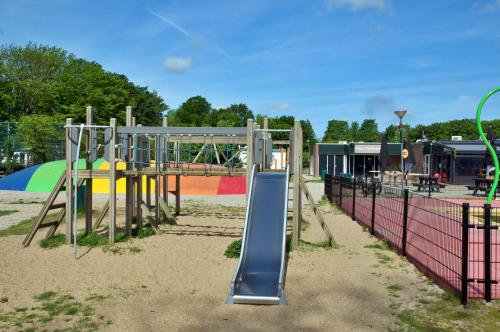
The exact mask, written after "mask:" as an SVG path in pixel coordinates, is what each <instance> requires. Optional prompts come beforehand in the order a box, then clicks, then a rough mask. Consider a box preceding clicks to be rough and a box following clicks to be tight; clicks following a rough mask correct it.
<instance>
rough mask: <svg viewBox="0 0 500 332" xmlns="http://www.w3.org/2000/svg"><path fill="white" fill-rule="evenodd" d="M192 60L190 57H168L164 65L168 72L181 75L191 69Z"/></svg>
mask: <svg viewBox="0 0 500 332" xmlns="http://www.w3.org/2000/svg"><path fill="white" fill-rule="evenodd" d="M192 64H193V63H192V61H191V58H189V57H185V58H182V57H168V58H166V59H165V62H164V65H165V68H167V70H168V71H171V72H176V73H180V72H183V71H186V70H188V69H189V68H191V65H192Z"/></svg>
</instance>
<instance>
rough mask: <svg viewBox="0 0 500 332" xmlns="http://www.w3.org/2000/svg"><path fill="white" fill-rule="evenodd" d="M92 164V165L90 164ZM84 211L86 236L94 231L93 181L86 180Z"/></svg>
mask: <svg viewBox="0 0 500 332" xmlns="http://www.w3.org/2000/svg"><path fill="white" fill-rule="evenodd" d="M90 164H92V163H90ZM85 182H86V185H85V193H84V195H85V196H84V204H83V206H84V209H85V234H89V233H90V232H91V231H92V179H87V180H85Z"/></svg>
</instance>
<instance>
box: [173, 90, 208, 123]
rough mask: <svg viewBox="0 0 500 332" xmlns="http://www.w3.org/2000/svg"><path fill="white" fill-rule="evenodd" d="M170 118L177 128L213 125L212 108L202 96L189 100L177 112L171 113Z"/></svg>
mask: <svg viewBox="0 0 500 332" xmlns="http://www.w3.org/2000/svg"><path fill="white" fill-rule="evenodd" d="M168 117H169V122H172V124H173V125H176V126H186V127H203V126H210V125H211V123H213V118H212V107H211V105H210V103H209V102H208V101H207V100H206V99H205V98H203V97H201V96H195V97H191V98H189V99H188V100H186V101H185V102H184V103H182V104H181V106H179V108H178V109H177V110H173V111H170V112H169V113H168Z"/></svg>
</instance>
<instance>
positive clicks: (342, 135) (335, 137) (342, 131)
mask: <svg viewBox="0 0 500 332" xmlns="http://www.w3.org/2000/svg"><path fill="white" fill-rule="evenodd" d="M349 138H350V132H349V124H348V123H347V121H343V120H330V121H328V125H327V127H326V130H325V133H324V135H323V142H325V143H326V142H331V143H337V142H338V141H344V140H349Z"/></svg>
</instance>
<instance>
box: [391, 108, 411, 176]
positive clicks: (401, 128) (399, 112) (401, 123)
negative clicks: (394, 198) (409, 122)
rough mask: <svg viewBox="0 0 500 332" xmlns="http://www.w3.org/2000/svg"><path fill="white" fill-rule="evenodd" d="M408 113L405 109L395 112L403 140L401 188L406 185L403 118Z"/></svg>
mask: <svg viewBox="0 0 500 332" xmlns="http://www.w3.org/2000/svg"><path fill="white" fill-rule="evenodd" d="M406 113H408V111H407V110H405V109H402V108H401V109H399V110H397V111H394V114H396V116H397V117H398V118H399V139H400V140H401V186H403V184H404V173H405V170H404V168H405V166H404V159H403V118H404V116H405V115H406Z"/></svg>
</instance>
